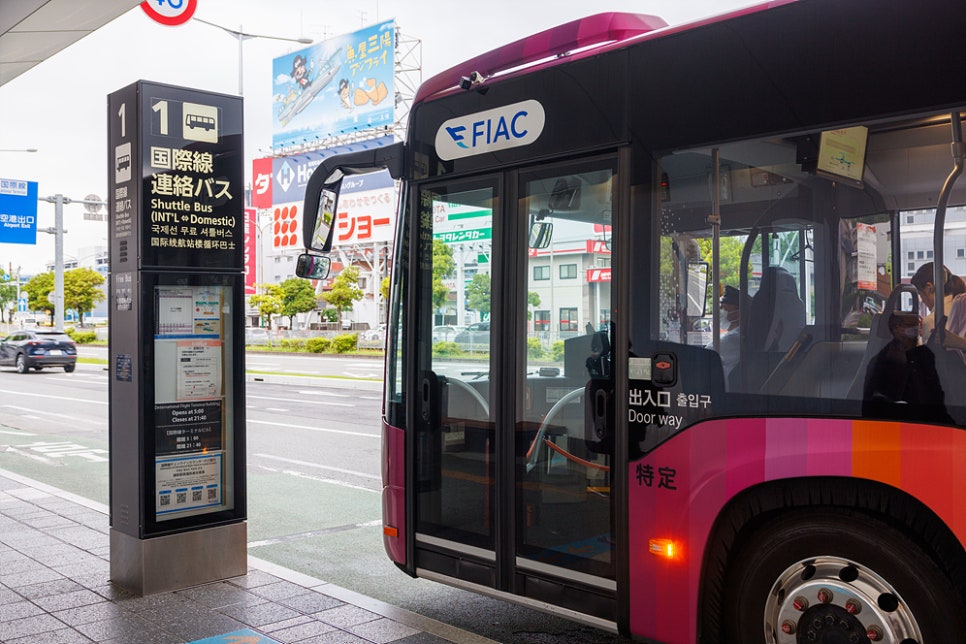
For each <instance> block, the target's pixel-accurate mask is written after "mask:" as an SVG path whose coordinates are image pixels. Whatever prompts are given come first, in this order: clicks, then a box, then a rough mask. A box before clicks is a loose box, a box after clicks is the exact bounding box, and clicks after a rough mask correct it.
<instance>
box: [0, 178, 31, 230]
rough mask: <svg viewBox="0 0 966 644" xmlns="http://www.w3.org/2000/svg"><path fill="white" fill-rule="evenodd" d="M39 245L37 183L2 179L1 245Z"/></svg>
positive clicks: (0, 205) (0, 184)
mask: <svg viewBox="0 0 966 644" xmlns="http://www.w3.org/2000/svg"><path fill="white" fill-rule="evenodd" d="M36 243H37V182H36V181H21V180H20V179H0V244H31V245H33V244H36Z"/></svg>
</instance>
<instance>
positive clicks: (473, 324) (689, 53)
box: [303, 0, 966, 643]
mask: <svg viewBox="0 0 966 644" xmlns="http://www.w3.org/2000/svg"><path fill="white" fill-rule="evenodd" d="M963 34H966V10H964V9H963V5H962V3H961V2H960V0H923V1H922V2H916V3H912V2H908V1H907V0H850V1H849V2H842V1H841V0H799V1H786V0H782V1H775V2H766V3H763V4H760V5H756V6H752V7H748V8H744V9H741V10H737V11H734V12H732V13H729V14H727V15H722V16H719V17H713V18H708V19H705V20H702V21H700V22H696V23H693V24H686V25H681V26H668V25H667V24H665V23H664V22H663V21H662V20H660V19H658V18H655V17H652V16H643V15H630V14H615V13H611V14H598V15H593V16H589V17H587V18H584V19H581V20H579V21H576V22H571V23H567V24H563V25H561V26H559V27H555V28H552V29H549V30H547V31H545V32H542V33H538V34H535V35H533V36H532V37H529V38H525V39H523V40H520V41H518V42H513V43H511V44H508V45H505V46H502V47H499V48H497V49H494V50H492V51H489V52H487V53H484V54H481V55H479V56H477V57H475V58H472V59H471V60H468V61H465V62H463V63H460V64H458V65H456V66H454V67H452V68H451V69H449V70H447V71H445V72H443V73H441V74H439V75H436V76H434V77H432V78H430V79H428V80H427V81H426V82H424V83H423V84H422V85H421V87H420V89H419V90H418V92H417V95H416V97H415V100H414V104H413V106H412V109H411V112H410V114H409V121H408V126H407V132H406V137H405V140H404V141H397V142H392V143H389V144H382V143H365V142H364V143H359V144H356V146H357V148H356V149H355V150H354V151H350V152H347V153H345V154H341V155H338V156H333V157H330V158H327V159H325V160H324V161H323V162H322V163H321V165H320V166H319V168H318V169H317V170H316V171H315V173H314V174H313V176H312V177H311V179H310V181H309V183H308V186H307V193H306V205H305V211H304V212H305V213H306V216H305V220H304V221H303V224H304V226H305V228H304V235H305V241H306V247H307V249H308V250H309V252H316V253H321V254H323V255H324V254H325V253H327V252H330V251H331V249H332V239H331V238H332V234H331V225H330V224H331V222H332V221H337V219H333V215H335V216H338V210H339V205H338V194H339V188H340V182H341V181H342V177H344V176H346V175H352V174H357V173H365V172H371V171H376V170H387V171H388V172H389V173H390V174H391V175H392V176H393V177H395V178H396V179H397V180H398V181H399V186H400V197H399V208H398V222H397V229H396V237H395V244H394V250H393V257H392V269H391V274H392V280H391V288H390V298H389V305H388V308H389V310H388V316H387V317H388V323H387V333H386V335H387V342H386V372H385V400H384V413H383V419H382V435H383V493H382V507H383V534H384V543H385V549H386V552H387V553H388V556H389V557H390V558H391V559H392V561H393V562H395V564H396V565H397V566H398V567H399V568H400V569H402V570H403V571H404V572H406V573H408V574H409V575H412V576H418V577H423V578H427V579H431V580H436V581H438V582H442V583H445V584H451V585H453V586H457V587H460V588H464V589H469V590H471V591H476V592H478V593H482V594H485V595H489V596H493V597H498V598H502V599H506V600H509V601H512V602H516V603H519V604H522V605H525V606H530V607H534V608H537V609H540V610H543V611H548V612H551V613H555V614H558V615H562V616H566V617H569V618H571V619H573V620H578V621H580V622H583V623H585V624H590V625H593V626H596V627H599V628H603V629H608V630H610V631H613V632H617V633H620V634H623V635H625V636H632V637H634V638H637V639H640V640H646V641H659V642H732V643H734V642H758V641H766V642H781V643H791V642H805V641H815V642H840V641H842V642H893V643H899V642H905V643H912V642H922V643H930V642H953V641H962V638H963V634H964V633H966V552H964V544H966V396H964V392H966V364H964V361H963V354H962V353H961V352H960V351H957V350H952V349H949V348H947V347H948V346H950V345H951V344H952V342H951V339H952V338H953V336H954V334H955V330H954V329H953V328H952V326H951V325H950V326H949V327H948V328H947V325H946V319H947V314H948V313H950V310H951V309H953V308H955V300H952V299H948V300H947V299H945V298H944V296H945V294H946V293H948V292H950V291H951V289H952V286H951V284H952V280H951V279H950V280H947V279H943V276H945V271H944V270H943V268H942V267H943V266H948V267H949V268H950V271H951V272H953V273H956V272H957V271H956V270H954V269H956V267H959V269H958V271H959V272H958V273H957V274H958V275H961V274H963V273H966V258H964V251H963V249H964V248H966V223H964V220H966V179H960V178H959V175H960V174H961V173H962V171H963V166H964V164H966V161H964V156H966V147H964V143H963V137H962V125H961V121H962V116H963V112H964V111H966V83H964V82H963V76H964V73H966V47H963V46H962V42H963ZM320 211H321V214H320ZM318 221H321V222H322V223H321V225H320V230H319V231H317V230H316V223H317V222H318ZM322 239H324V240H325V241H320V240H322ZM930 262H932V263H933V265H934V270H933V271H932V272H931V273H930V276H931V279H930V280H928V284H927V285H924V286H923V289H922V291H920V290H919V289H917V288H916V287H915V286H913V285H912V284H910V283H909V282H910V278H911V276H912V275H914V274H915V272H917V271H918V270H920V267H921V266H923V265H927V264H929V263H930ZM926 270H927V271H928V270H929V269H926ZM947 277H948V276H947ZM933 291H935V293H934V294H933ZM930 295H932V299H930ZM926 304H931V305H932V306H933V307H934V308H935V310H933V311H931V312H930V311H929V310H928V308H929V307H926V306H925V305H926ZM725 311H727V314H726V313H725ZM735 311H737V320H735V319H734V315H733V313H734V312H735ZM927 314H931V315H933V316H934V319H935V320H936V325H935V326H936V332H935V333H933V334H931V335H929V337H927V338H924V339H920V337H919V331H918V329H919V327H920V322H921V320H922V318H923V317H924V316H926V315H927ZM949 319H950V320H952V317H950V318H949ZM736 322H737V324H736ZM445 326H449V327H453V328H454V330H455V331H456V334H455V336H453V339H452V340H448V341H447V340H441V339H437V340H435V341H434V333H433V332H434V329H436V328H437V327H445ZM960 332H961V331H960ZM437 338H440V336H439V335H438V334H437ZM726 348H727V349H728V350H726Z"/></svg>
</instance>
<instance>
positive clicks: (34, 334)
mask: <svg viewBox="0 0 966 644" xmlns="http://www.w3.org/2000/svg"><path fill="white" fill-rule="evenodd" d="M0 365H3V366H13V367H16V368H17V371H18V372H20V373H27V371H28V370H30V369H35V370H36V371H40V370H41V369H43V368H44V367H63V368H64V371H66V372H67V373H70V372H71V371H73V370H74V368H75V367H76V366H77V345H75V344H74V341H73V340H71V339H70V336H69V335H67V334H66V333H62V332H60V331H33V330H25V331H15V332H14V333H11V334H10V335H8V336H7V337H5V338H4V339H3V340H0Z"/></svg>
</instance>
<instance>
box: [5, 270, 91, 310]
mask: <svg viewBox="0 0 966 644" xmlns="http://www.w3.org/2000/svg"><path fill="white" fill-rule="evenodd" d="M103 283H104V276H103V275H101V274H100V273H98V272H97V271H94V270H91V269H89V268H75V269H73V270H69V271H65V272H64V308H65V309H74V310H75V311H77V312H78V313H79V314H80V316H81V322H82V323H83V321H84V314H85V313H88V312H90V310H91V309H93V308H94V305H95V304H97V303H98V302H100V301H102V300H103V299H104V298H105V295H104V292H103V291H102V290H101V289H100V286H101V284H103ZM23 290H24V291H26V292H27V297H28V299H27V308H28V309H29V310H31V311H45V312H46V313H47V314H48V315H49V316H50V320H51V323H53V321H54V305H53V304H51V302H50V300H48V299H47V296H48V295H50V293H52V292H53V290H54V272H53V271H49V272H47V273H41V274H40V275H35V276H34V277H33V278H32V279H31V280H30V281H29V282H27V283H26V284H25V285H24V286H23Z"/></svg>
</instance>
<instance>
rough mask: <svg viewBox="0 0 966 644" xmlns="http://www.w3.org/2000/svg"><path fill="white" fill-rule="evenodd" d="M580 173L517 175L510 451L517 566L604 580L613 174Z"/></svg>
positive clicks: (608, 547) (608, 535)
mask: <svg viewBox="0 0 966 644" xmlns="http://www.w3.org/2000/svg"><path fill="white" fill-rule="evenodd" d="M602 166H603V167H602ZM583 168H588V166H587V165H586V164H585V165H584V166H582V169H581V170H580V171H577V170H571V171H569V172H561V170H560V169H559V167H558V168H556V169H554V170H553V171H549V172H544V173H540V174H537V173H527V174H521V179H520V184H521V185H520V191H521V194H520V197H521V198H520V202H519V203H520V211H519V215H518V216H519V217H521V218H523V219H524V223H525V225H526V226H527V227H528V229H529V230H530V231H531V234H530V235H529V239H530V243H529V244H528V248H527V262H526V270H524V271H519V273H518V275H516V280H517V284H516V287H515V288H516V289H517V293H518V295H517V297H518V301H519V303H520V304H521V305H520V306H518V307H517V311H518V313H517V319H516V320H515V325H516V327H517V329H518V330H519V331H518V336H517V337H519V338H520V339H521V342H525V347H523V348H522V349H523V353H524V355H525V360H524V361H523V362H522V371H521V372H520V373H519V374H518V380H517V401H516V406H517V412H516V438H515V442H514V444H515V449H516V460H517V504H518V507H517V526H518V529H517V566H518V568H521V569H524V570H528V571H536V572H541V573H550V574H556V575H559V576H564V577H570V578H576V579H577V580H580V579H582V578H583V577H584V576H585V575H586V576H591V575H593V576H596V577H610V578H613V576H614V552H613V544H614V541H613V497H612V495H611V481H612V479H611V465H612V454H613V418H612V417H609V416H608V415H607V409H609V406H610V400H609V397H610V391H611V388H610V385H611V382H612V380H611V366H610V365H611V356H610V338H611V334H610V311H611V245H610V240H611V235H612V230H611V226H612V220H611V209H612V203H613V191H614V185H615V181H614V168H613V167H612V166H611V165H604V164H597V165H596V167H594V166H590V167H589V169H583ZM548 225H549V226H552V228H548V227H547V226H548ZM534 231H536V232H534ZM541 238H542V239H541ZM598 398H599V400H598ZM598 403H599V404H598ZM598 408H599V409H600V411H601V413H600V414H599V415H595V410H596V409H598Z"/></svg>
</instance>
